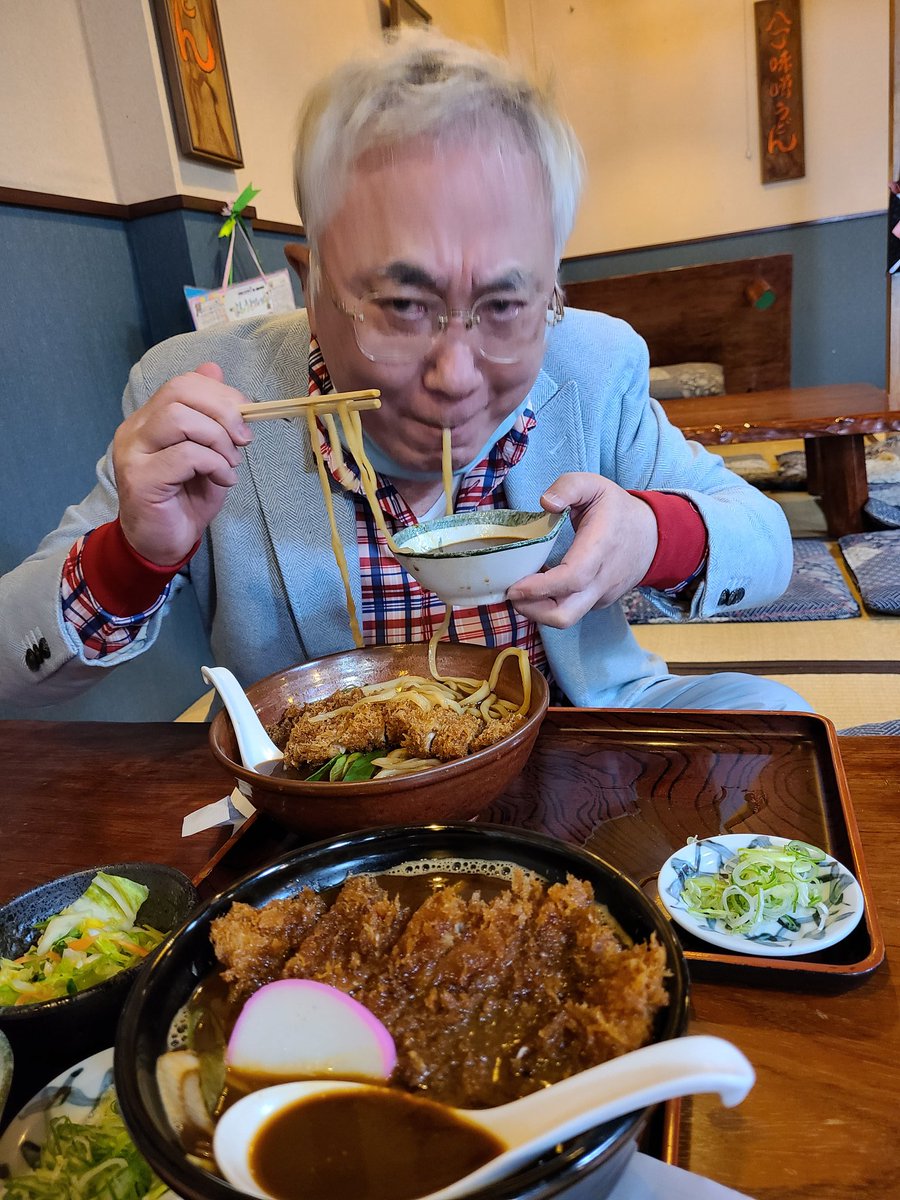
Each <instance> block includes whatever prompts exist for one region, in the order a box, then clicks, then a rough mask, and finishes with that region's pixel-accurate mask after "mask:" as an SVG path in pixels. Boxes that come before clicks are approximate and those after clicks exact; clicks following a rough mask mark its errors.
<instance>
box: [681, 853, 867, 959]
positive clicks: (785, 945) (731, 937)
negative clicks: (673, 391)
mask: <svg viewBox="0 0 900 1200" xmlns="http://www.w3.org/2000/svg"><path fill="white" fill-rule="evenodd" d="M799 840H800V839H798V838H784V837H770V836H768V835H766V834H753V833H726V834H722V835H721V836H720V837H715V838H704V839H698V840H697V841H695V842H689V843H688V844H687V845H686V846H684V847H682V849H681V850H676V851H675V853H674V854H671V855H670V856H669V857H668V858H667V859H666V861H665V862H664V863H663V865H662V867H661V868H660V872H659V877H658V879H657V887H658V889H659V898H660V900H661V902H662V904H663V907H664V908H665V909H666V911H667V912H668V913H669V915H670V916H671V918H672V920H673V921H675V922H676V923H677V924H678V925H680V926H681V927H682V929H686V930H687V932H688V933H692V934H694V936H695V937H698V938H702V939H703V941H705V942H710V943H711V944H712V945H713V946H720V947H721V948H722V949H723V950H732V951H734V952H736V953H738V954H759V955H766V956H768V957H771V958H786V957H788V956H789V955H798V954H815V953H817V952H818V951H819V950H825V949H827V948H828V947H829V946H833V945H834V944H835V943H836V942H839V941H841V939H842V938H845V937H846V936H847V935H848V934H849V933H852V932H853V930H854V929H855V928H856V926H857V925H858V924H859V921H860V918H861V917H862V914H863V908H864V902H863V896H862V889H861V888H860V886H859V884H858V882H857V881H856V879H855V877H854V876H853V875H852V874H851V873H850V871H848V870H847V868H846V867H845V866H843V865H842V864H841V863H839V862H838V861H837V859H835V858H832V857H831V855H830V854H826V855H825V857H824V859H823V860H822V869H823V871H825V872H826V875H825V878H827V879H828V880H830V881H831V890H830V896H829V907H828V913H827V915H826V916H825V918H824V920H823V921H822V922H821V924H817V923H815V922H814V921H812V920H809V921H805V922H803V923H801V924H800V927H799V929H797V930H790V929H787V928H785V927H784V926H781V925H778V924H777V922H774V921H773V922H770V924H769V925H768V926H764V927H762V928H761V929H760V930H757V931H756V932H751V933H740V932H738V931H731V930H729V929H728V928H727V926H726V925H725V924H724V923H723V922H721V921H718V920H714V919H712V918H707V917H703V916H701V915H697V914H694V913H690V912H688V910H687V907H686V905H685V902H684V900H683V899H682V897H681V893H682V890H683V888H684V881H685V880H686V879H688V878H690V877H691V876H693V875H715V874H717V873H718V872H719V870H720V869H721V867H722V866H723V865H724V864H725V863H727V862H728V861H729V860H731V859H732V858H734V857H735V855H736V854H737V852H738V850H739V849H741V848H742V847H745V846H751V847H753V846H786V845H788V844H789V843H790V842H792V841H799ZM806 844H807V845H808V844H809V843H806Z"/></svg>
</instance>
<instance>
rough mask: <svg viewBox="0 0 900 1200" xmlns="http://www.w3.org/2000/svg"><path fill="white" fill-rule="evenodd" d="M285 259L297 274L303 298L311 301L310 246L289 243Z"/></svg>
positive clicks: (285, 249)
mask: <svg viewBox="0 0 900 1200" xmlns="http://www.w3.org/2000/svg"><path fill="white" fill-rule="evenodd" d="M284 257H285V258H286V259H287V260H288V262H289V263H290V265H291V266H292V267H293V268H294V270H295V271H296V272H297V275H298V276H299V279H300V286H301V287H302V288H303V297H304V299H305V300H306V301H307V303H308V301H309V246H308V245H307V244H306V243H305V242H288V243H287V245H286V246H285V248H284Z"/></svg>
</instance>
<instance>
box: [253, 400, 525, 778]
mask: <svg viewBox="0 0 900 1200" xmlns="http://www.w3.org/2000/svg"><path fill="white" fill-rule="evenodd" d="M336 412H337V415H338V417H339V419H340V421H341V425H342V429H343V433H344V441H345V442H346V444H347V446H348V447H349V448H350V450H351V452H352V453H353V455H354V457H355V458H356V460H357V463H358V464H359V469H360V480H361V483H362V487H363V491H364V493H365V496H366V499H367V500H368V502H369V505H370V508H371V510H372V513H373V515H374V517H375V521H376V523H377V524H378V526H379V529H380V530H381V532H382V534H383V535H384V537H385V539H386V542H387V544H388V546H389V547H390V548H391V549H394V548H395V546H394V541H393V538H392V537H391V534H390V531H389V530H388V529H387V526H386V524H385V521H384V515H383V513H382V512H381V508H380V506H379V504H378V500H377V497H376V495H375V487H376V482H375V472H374V470H373V468H372V466H371V464H370V463H369V460H368V457H367V455H366V452H365V449H364V446H363V440H362V425H361V423H360V418H359V414H358V413H356V412H354V411H352V410H350V409H349V408H348V407H347V405H346V404H345V403H337V405H336ZM323 419H324V420H325V422H326V425H327V427H328V432H329V437H330V440H331V444H332V446H333V447H334V449H335V453H336V454H337V455H338V456H340V454H341V439H340V438H339V437H338V435H337V428H336V426H335V422H334V417H333V416H332V414H330V413H328V414H325V415H324V417H323ZM307 421H308V426H309V434H310V442H311V444H312V447H313V451H314V454H315V457H316V462H317V465H318V470H319V479H320V482H321V485H322V493H323V496H324V498H325V504H326V509H327V512H328V516H329V520H330V523H331V534H332V546H333V549H334V554H335V558H336V560H337V563H338V566H339V567H340V570H341V574H342V577H343V580H344V588H345V592H346V595H347V606H348V613H349V615H350V625H351V630H352V632H353V636H354V640H355V641H356V644H357V646H359V647H362V645H363V642H362V636H361V633H360V627H359V620H358V617H357V614H356V610H355V605H354V603H353V598H352V593H351V588H350V582H349V574H348V571H347V564H346V560H345V557H344V551H343V546H342V545H341V541H340V537H339V535H338V531H337V526H336V523H335V519H334V509H333V505H332V503H331V493H330V490H329V487H328V483H327V471H326V467H325V463H324V460H323V458H322V454H321V450H320V448H319V443H318V437H317V436H316V429H315V415H314V413H313V412H312V411H310V412H309V413H308V414H307ZM442 468H443V469H442V476H443V480H444V488H445V492H446V496H447V510H448V512H451V511H452V469H451V445H450V431H449V430H444V431H443V439H442ZM450 618H451V609H450V608H449V607H448V609H447V614H446V616H445V618H444V620H443V622H442V623H441V626H440V627H439V628H438V629H437V630H436V631H435V633H434V635H433V636H432V638H431V639H430V641H429V646H428V669H429V673H430V674H429V676H416V675H403V676H398V677H396V678H394V679H388V680H385V681H383V682H380V683H370V684H366V685H364V686H362V687H356V688H346V689H344V690H342V691H338V692H335V693H334V694H333V695H331V696H328V697H327V698H325V699H323V700H317V701H315V702H313V703H310V704H290V705H289V706H288V707H287V708H286V709H285V712H284V713H283V715H282V717H281V720H280V721H279V722H277V724H275V725H273V726H271V727H270V728H269V734H270V736H271V737H272V740H273V741H274V742H275V744H276V745H277V746H278V747H279V749H280V750H282V751H283V753H284V765H285V766H286V767H287V768H289V769H292V770H295V771H297V772H299V773H300V774H301V776H302V777H304V778H307V779H310V780H319V779H329V780H331V781H344V782H358V781H361V780H365V779H371V778H381V779H383V778H386V777H390V776H392V775H400V774H409V773H410V772H413V771H421V770H424V769H426V768H428V767H433V766H437V765H439V764H440V763H442V762H448V761H451V760H453V759H459V758H464V757H466V756H467V755H469V754H473V753H476V752H477V751H479V750H484V749H486V748H487V747H489V746H493V745H494V744H495V743H496V742H499V741H500V740H501V739H502V738H504V737H506V736H508V735H509V734H511V733H514V732H515V730H516V729H517V728H518V727H519V726H520V725H522V724H523V722H524V720H525V718H526V715H527V713H528V709H529V706H530V704H531V668H530V664H529V661H528V655H527V653H526V652H525V651H524V650H522V649H520V648H518V647H508V648H506V649H505V650H502V651H501V652H500V653H499V654H498V655H497V658H496V659H495V661H494V665H493V668H492V670H491V674H490V677H489V678H488V679H472V678H465V677H455V676H442V675H441V674H440V673H439V671H438V665H437V647H438V642H439V641H440V640H441V638H442V637H443V636H444V635H445V634H446V632H447V630H448V629H449V626H450ZM507 658H515V659H516V660H517V661H518V665H519V672H520V675H521V680H522V702H521V704H515V703H513V702H512V701H510V700H505V699H502V698H501V697H499V696H498V695H497V690H496V689H497V681H498V679H499V676H500V671H501V668H502V666H503V663H504V662H505V661H506V659H507Z"/></svg>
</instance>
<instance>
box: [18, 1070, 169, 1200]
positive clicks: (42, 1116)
mask: <svg viewBox="0 0 900 1200" xmlns="http://www.w3.org/2000/svg"><path fill="white" fill-rule="evenodd" d="M112 1082H113V1051H112V1047H110V1049H108V1050H101V1051H100V1052H99V1053H97V1054H92V1055H91V1057H90V1058H85V1059H83V1060H82V1061H81V1062H79V1063H76V1064H75V1065H74V1066H72V1067H68V1068H67V1069H66V1070H65V1071H62V1072H61V1073H60V1074H59V1075H57V1076H56V1078H55V1079H53V1080H51V1082H50V1083H48V1084H47V1085H46V1087H42V1088H41V1090H40V1091H39V1092H38V1093H37V1095H35V1096H33V1097H32V1098H31V1100H29V1102H28V1103H27V1104H26V1105H25V1107H24V1108H23V1109H22V1110H21V1111H20V1112H19V1113H18V1114H17V1115H16V1116H14V1117H13V1119H12V1120H11V1121H10V1123H9V1125H8V1126H7V1128H6V1129H5V1131H4V1133H3V1136H2V1137H0V1200H2V1197H3V1196H4V1195H5V1194H6V1188H5V1187H4V1185H3V1179H4V1178H7V1179H9V1178H12V1179H16V1178H18V1176H20V1175H27V1174H28V1172H29V1171H30V1170H32V1168H33V1166H34V1164H35V1162H36V1161H37V1155H38V1151H39V1150H40V1147H41V1146H42V1145H43V1144H44V1142H45V1141H46V1139H47V1134H48V1132H49V1129H50V1125H49V1123H50V1121H51V1119H52V1118H54V1117H68V1119H69V1120H70V1121H74V1122H75V1123H76V1124H81V1123H82V1122H84V1121H86V1120H87V1118H88V1117H89V1116H90V1114H91V1112H92V1110H93V1109H94V1106H95V1105H96V1103H97V1101H98V1100H99V1099H100V1097H101V1096H102V1095H103V1093H104V1092H105V1091H106V1089H107V1088H108V1087H110V1086H111V1085H112ZM60 1195H62V1193H60ZM160 1200H178V1197H177V1196H176V1195H175V1193H174V1192H172V1191H166V1192H165V1193H164V1194H163V1195H162V1196H161V1197H160Z"/></svg>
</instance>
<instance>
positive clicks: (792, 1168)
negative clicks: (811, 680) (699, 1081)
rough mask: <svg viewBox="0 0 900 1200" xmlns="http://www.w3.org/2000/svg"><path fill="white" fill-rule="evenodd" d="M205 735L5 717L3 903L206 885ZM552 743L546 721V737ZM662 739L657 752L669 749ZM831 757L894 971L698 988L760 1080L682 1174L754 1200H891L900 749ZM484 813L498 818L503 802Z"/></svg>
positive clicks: (688, 1122)
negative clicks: (197, 816) (836, 761)
mask: <svg viewBox="0 0 900 1200" xmlns="http://www.w3.org/2000/svg"><path fill="white" fill-rule="evenodd" d="M206 736H207V730H206V727H205V726H202V725H191V724H104V723H55V722H32V721H6V722H0V797H2V799H0V902H3V901H4V900H6V899H9V898H10V897H12V896H14V895H16V894H18V893H19V892H21V891H23V890H25V889H27V888H28V887H30V886H31V885H32V884H35V883H38V882H41V881H43V880H47V879H51V878H54V877H56V876H58V875H61V874H64V873H67V872H69V871H74V870H78V869H81V868H85V867H91V866H96V865H98V864H100V863H103V862H122V861H127V860H133V861H138V860H141V861H154V862H166V863H170V864H171V865H173V866H176V867H179V868H180V869H181V870H183V871H185V872H186V873H187V874H188V875H191V876H192V877H195V878H196V877H200V876H201V875H203V874H204V872H205V871H206V869H207V867H208V864H209V863H210V861H211V860H212V859H214V858H215V856H216V855H217V853H219V852H220V851H221V850H222V848H223V845H224V844H225V842H226V840H227V837H228V833H229V832H230V831H228V830H209V831H206V832H204V833H200V834H195V835H194V836H192V837H189V838H183V837H182V836H181V825H182V820H183V818H184V816H185V815H186V814H187V813H189V812H191V811H193V810H194V809H196V808H198V807H200V806H201V805H203V804H207V803H209V802H211V801H213V800H217V799H219V798H220V797H222V796H223V795H224V794H225V793H226V792H227V791H229V790H230V784H229V780H228V777H227V776H226V775H225V774H224V773H223V771H222V770H221V768H220V767H219V766H218V765H217V764H216V763H215V761H214V760H213V759H212V757H211V755H210V753H209V751H208V748H207V741H206ZM556 736H557V734H556V732H555V727H554V725H553V724H552V723H548V725H547V727H546V733H544V732H542V735H541V737H542V739H553V738H554V737H556ZM669 740H670V742H671V745H672V753H673V755H675V756H677V757H678V761H679V763H681V764H682V765H681V766H680V767H679V770H678V771H677V772H673V778H674V777H675V776H676V775H677V776H678V777H681V776H685V771H684V769H683V762H684V756H685V753H688V754H689V753H690V752H689V751H687V752H686V751H685V747H684V744H683V743H681V744H679V742H678V739H677V738H671V739H669ZM658 742H659V746H658V753H665V746H666V739H665V738H659V739H658ZM548 745H549V742H548V741H546V740H545V743H544V748H545V750H546V748H547V746H548ZM839 747H840V749H839V758H840V759H841V760H842V762H843V768H844V770H845V771H846V778H847V781H848V784H849V795H850V798H851V801H852V807H853V810H854V812H855V818H856V822H857V823H858V829H859V835H860V840H861V846H862V852H863V854H864V858H865V864H866V866H867V869H868V875H869V880H870V885H871V890H872V895H873V896H874V902H875V905H876V907H877V912H878V917H879V920H880V928H881V934H882V936H883V938H884V944H885V946H886V951H887V958H886V960H885V961H884V962H883V963H882V964H881V965H880V966H879V967H877V968H876V969H875V970H872V971H871V972H869V973H868V974H866V975H865V976H862V977H861V978H860V979H859V980H858V981H856V982H850V983H848V984H847V986H844V987H842V988H839V989H837V990H823V989H821V988H817V987H815V986H808V985H803V986H801V985H800V984H798V983H797V982H796V980H795V979H794V977H792V976H788V977H786V978H785V979H780V980H778V981H775V982H773V980H772V977H771V976H770V975H765V976H763V977H761V979H760V980H759V981H757V982H744V981H743V980H737V981H736V980H733V979H729V978H727V977H726V976H725V975H721V976H720V977H715V976H714V977H710V978H696V979H695V980H694V983H693V986H692V1017H691V1025H690V1029H691V1032H695V1033H714V1034H718V1035H721V1036H723V1037H725V1038H728V1039H729V1040H731V1041H733V1042H734V1043H735V1044H737V1045H738V1046H739V1047H740V1048H741V1049H742V1050H743V1051H744V1052H745V1053H746V1054H747V1055H748V1056H749V1058H750V1059H751V1061H752V1062H753V1064H754V1066H755V1067H756V1070H757V1076H758V1078H757V1083H756V1086H755V1088H754V1089H753V1091H752V1092H751V1094H750V1096H749V1097H748V1099H747V1100H746V1101H745V1102H744V1103H743V1104H742V1105H740V1106H739V1107H738V1108H735V1109H724V1108H722V1107H721V1105H720V1104H719V1103H718V1101H717V1100H713V1099H706V1098H697V1099H694V1100H692V1101H690V1102H688V1103H686V1104H685V1105H684V1106H683V1112H682V1114H681V1121H680V1132H679V1136H678V1145H677V1146H676V1147H673V1151H674V1152H675V1154H676V1156H677V1161H678V1162H679V1163H680V1164H681V1165H682V1166H685V1167H688V1168H690V1169H691V1170H694V1171H697V1172H698V1173H700V1174H703V1175H707V1176H709V1177H710V1178H712V1179H716V1180H718V1181H719V1182H721V1183H724V1184H727V1185H729V1186H731V1187H734V1188H736V1189H738V1190H739V1191H742V1192H745V1193H747V1194H748V1195H750V1196H753V1197H756V1198H757V1200H801V1198H802V1200H813V1198H815V1200H851V1198H853V1197H856V1196H865V1197H866V1198H867V1200H894V1198H895V1197H896V1196H897V1195H898V1194H900V1192H898V1187H900V1185H898V1179H900V1115H898V1112H900V1106H898V1104H897V1096H898V1095H900V1003H898V988H897V981H896V977H895V975H894V973H893V967H894V964H893V962H892V959H893V958H894V956H895V955H897V953H898V950H900V870H898V866H897V856H898V846H900V786H898V778H900V738H885V737H881V738H878V737H869V738H844V739H840V741H839ZM539 749H540V743H539ZM654 769H655V770H658V764H657V767H655V768H654ZM689 776H690V773H689V772H688V773H687V776H686V777H689ZM492 813H493V815H494V818H495V819H496V816H497V813H499V814H500V816H501V819H502V805H501V807H500V809H494V810H492ZM611 819H616V818H615V816H613V817H612V818H611ZM773 832H774V831H773ZM247 844H248V845H249V844H250V843H249V840H248V841H247ZM229 853H230V851H229V852H228V853H226V854H225V855H224V857H221V856H220V862H219V866H218V867H217V868H216V873H217V877H218V878H220V879H222V878H225V877H226V875H227V869H228V864H229V862H231V863H232V864H233V869H235V870H237V869H238V867H239V866H240V869H243V867H244V866H245V865H246V864H245V863H241V862H240V856H239V855H235V856H234V857H233V859H229ZM223 872H224V873H223ZM76 1057H77V1056H76ZM65 1065H67V1064H65V1063H61V1064H60V1066H61V1067H63V1066H65Z"/></svg>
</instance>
